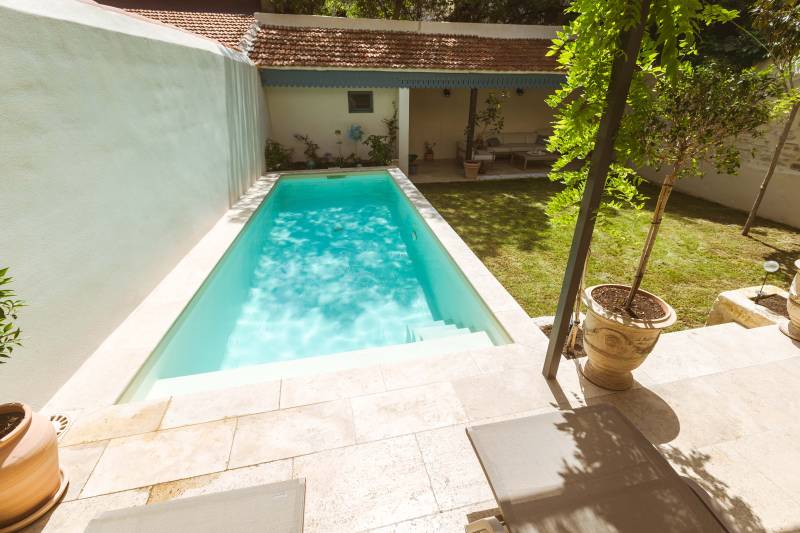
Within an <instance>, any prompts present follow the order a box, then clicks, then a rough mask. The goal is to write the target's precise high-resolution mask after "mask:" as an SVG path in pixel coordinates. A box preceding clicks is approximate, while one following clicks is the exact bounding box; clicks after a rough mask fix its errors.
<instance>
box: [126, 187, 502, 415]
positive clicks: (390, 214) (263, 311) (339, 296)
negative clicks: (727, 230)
mask: <svg viewBox="0 0 800 533" xmlns="http://www.w3.org/2000/svg"><path fill="white" fill-rule="evenodd" d="M431 325H434V326H436V327H435V328H433V329H434V330H435V331H436V332H437V336H439V335H442V333H441V332H445V333H447V334H448V335H449V334H454V333H456V332H460V333H470V332H485V333H486V335H487V336H488V337H489V338H490V339H491V342H493V343H496V344H500V343H504V342H507V338H506V336H505V334H504V332H503V331H502V329H501V328H500V327H499V325H498V324H497V322H496V320H495V319H494V317H493V316H492V315H491V313H490V312H489V311H488V309H487V308H486V306H485V304H484V303H483V302H482V301H481V300H480V299H479V298H478V296H477V294H476V293H475V291H474V289H473V288H472V287H471V286H470V284H469V283H468V282H467V280H466V279H465V277H464V275H463V274H462V273H461V271H460V270H459V269H458V268H457V266H456V265H455V263H454V262H453V261H452V259H451V258H450V257H449V256H448V255H447V253H446V252H445V251H444V249H443V248H442V247H441V245H440V243H439V242H438V240H437V239H436V237H435V236H434V235H433V234H432V233H431V232H430V230H429V229H428V227H427V226H426V224H425V223H424V222H423V220H422V218H421V217H420V215H419V213H418V212H417V210H416V209H415V208H414V207H413V205H411V203H410V202H409V201H408V199H407V198H406V197H405V195H404V194H403V193H402V192H401V191H400V189H399V188H398V187H397V185H396V184H395V183H394V180H393V179H392V178H391V176H390V175H389V174H387V173H385V172H376V173H362V174H350V175H347V176H346V177H328V176H292V177H287V176H285V177H283V178H281V179H280V180H279V181H278V183H277V184H276V185H275V187H274V188H273V190H272V192H271V193H270V194H269V196H268V197H267V198H266V199H265V201H264V202H263V203H262V205H261V206H260V207H259V209H258V210H257V211H256V213H255V214H254V215H253V217H252V218H251V220H250V221H249V222H248V224H247V225H246V227H245V228H244V230H243V231H242V233H241V234H240V235H239V237H238V238H237V239H236V241H235V242H234V244H233V245H231V247H230V248H229V250H228V251H227V252H226V254H225V255H224V256H223V258H222V260H221V261H220V262H219V264H218V265H217V267H216V268H215V270H214V271H213V272H212V274H211V275H210V276H209V278H208V279H207V280H206V282H205V283H204V285H203V287H202V288H201V289H200V290H199V291H198V293H197V294H196V295H195V297H194V298H193V300H192V301H191V303H190V304H189V306H188V307H187V308H186V309H185V310H184V312H183V313H182V314H181V316H180V317H179V319H178V320H177V321H176V322H175V324H174V325H173V326H172V328H171V329H170V331H169V333H168V334H167V335H166V336H165V338H164V339H163V340H162V342H161V343H160V344H159V346H158V347H157V349H156V350H155V351H154V352H153V354H152V355H151V357H150V359H149V360H148V363H147V364H146V365H145V366H144V367H143V369H142V370H141V371H140V373H139V375H138V376H137V378H136V380H135V381H134V383H133V384H132V385H131V387H130V388H129V390H128V393H127V394H126V396H127V397H128V398H127V399H134V398H139V397H144V396H146V394H147V391H148V389H149V388H150V387H151V386H152V385H153V383H155V382H156V381H158V380H160V379H164V378H171V377H176V376H185V375H190V374H198V373H204V372H212V371H216V370H223V369H231V368H239V367H246V366H249V365H257V364H258V365H260V364H263V363H270V362H277V361H287V360H296V359H301V358H306V357H311V356H319V355H325V354H336V353H341V352H348V351H353V350H361V349H364V348H373V347H379V346H388V345H395V344H403V343H409V342H418V341H421V340H424V338H423V337H424V334H422V333H419V334H416V333H415V332H419V331H428V335H429V336H430V334H431V333H432V330H431V328H430V326H431ZM420 328H422V329H420ZM426 328H427V329H426Z"/></svg>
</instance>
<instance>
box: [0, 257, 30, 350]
mask: <svg viewBox="0 0 800 533" xmlns="http://www.w3.org/2000/svg"><path fill="white" fill-rule="evenodd" d="M11 281H12V278H11V277H9V276H8V268H0V364H2V363H5V361H4V359H8V358H9V357H11V354H12V352H13V351H14V348H17V347H19V346H22V341H21V339H20V334H21V331H20V329H19V327H17V326H16V325H15V324H14V321H15V320H16V319H17V310H18V309H19V308H20V307H23V306H24V305H25V304H24V303H23V302H22V301H21V300H17V299H16V294H15V293H14V291H13V290H11V289H8V288H4V287H7V286H8V285H9V284H10V283H11Z"/></svg>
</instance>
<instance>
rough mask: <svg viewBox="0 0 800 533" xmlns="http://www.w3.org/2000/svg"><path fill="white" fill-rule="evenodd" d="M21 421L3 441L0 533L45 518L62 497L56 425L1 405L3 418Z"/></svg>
mask: <svg viewBox="0 0 800 533" xmlns="http://www.w3.org/2000/svg"><path fill="white" fill-rule="evenodd" d="M7 413H20V414H21V415H22V420H21V421H20V422H19V423H18V424H17V426H16V427H15V428H14V429H12V430H11V432H10V433H9V434H7V435H6V436H5V437H3V438H2V439H0V531H2V532H6V531H16V530H17V529H21V528H22V527H24V526H25V525H27V524H29V523H30V522H32V521H33V520H34V519H35V518H37V517H39V516H41V515H43V514H44V513H45V512H47V511H48V510H49V509H50V508H51V507H52V506H53V505H55V504H56V503H57V502H58V500H59V499H60V498H61V496H63V493H64V490H65V489H66V485H67V483H66V480H65V479H64V478H63V475H62V473H61V472H60V470H59V467H58V443H57V440H56V432H55V429H54V428H53V424H51V423H50V420H48V419H47V418H46V417H44V416H42V415H40V414H37V413H34V412H33V411H32V410H31V408H30V407H29V406H27V405H25V404H21V403H7V404H2V405H0V414H7Z"/></svg>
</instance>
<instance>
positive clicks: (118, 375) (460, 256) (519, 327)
mask: <svg viewBox="0 0 800 533" xmlns="http://www.w3.org/2000/svg"><path fill="white" fill-rule="evenodd" d="M361 170H378V169H342V170H341V171H340V172H352V171H361ZM380 170H386V169H385V168H381V169H380ZM388 172H389V174H390V175H391V176H392V178H393V179H394V181H395V183H396V184H397V186H398V187H399V189H400V190H401V191H402V192H403V193H404V194H405V196H406V197H407V199H408V201H410V202H411V204H412V205H413V206H414V207H415V208H416V211H418V213H419V217H420V219H421V220H422V221H424V223H425V224H426V225H427V226H428V228H429V229H430V231H431V232H432V234H433V235H434V236H435V237H436V239H435V240H434V242H435V241H438V243H439V244H438V246H441V247H442V248H443V249H444V250H445V251H446V252H447V255H449V256H450V257H451V258H452V260H453V261H454V262H455V263H456V264H457V266H458V269H459V270H460V271H461V272H463V275H464V276H465V278H466V279H467V280H468V281H469V283H470V285H472V286H473V287H474V289H475V291H476V292H477V293H478V295H479V296H480V298H481V300H482V301H483V302H484V303H485V305H486V306H487V307H488V308H489V310H490V311H491V313H492V315H493V316H494V318H495V319H496V320H497V322H498V323H499V325H500V326H501V328H502V330H503V331H504V332H505V333H506V334H507V335H508V337H509V339H510V341H511V342H513V343H515V344H522V345H525V346H531V347H534V346H540V345H541V342H542V339H543V335H542V334H541V333H540V332H538V331H537V330H535V328H532V327H531V321H530V318H529V317H528V315H527V314H526V313H525V312H524V310H522V308H521V307H520V306H519V304H517V302H516V301H515V300H514V299H513V298H512V297H511V295H509V294H508V292H507V291H506V290H505V288H504V287H503V286H502V285H501V284H500V283H499V282H498V281H497V280H496V279H495V278H494V276H492V274H491V273H490V272H489V271H488V270H487V269H486V267H485V266H484V265H483V263H481V262H480V260H479V259H478V258H477V257H476V256H475V255H474V254H473V253H472V251H471V250H470V249H469V248H468V247H467V246H466V244H464V242H463V241H462V240H461V239H460V237H459V236H458V235H457V234H456V232H455V231H454V230H453V229H452V228H451V227H450V226H449V225H448V224H447V222H446V221H445V220H444V219H443V218H442V217H441V216H440V215H439V214H438V213H437V212H436V210H435V209H433V207H432V206H431V205H430V204H429V203H428V202H427V200H426V199H425V198H424V197H423V196H422V194H421V193H420V192H419V191H418V190H417V189H416V187H415V186H414V185H413V184H412V183H411V181H410V180H409V179H408V178H407V177H406V176H405V175H404V174H403V173H402V172H401V171H400V170H399V169H396V168H390V169H388ZM324 173H325V174H328V173H330V171H325V172H324ZM292 174H299V173H284V174H283V175H286V176H291V175H292ZM302 174H308V173H307V172H303V173H302ZM280 177H281V175H280V174H268V175H266V176H263V177H262V178H260V179H259V180H258V181H257V182H256V184H255V185H254V186H253V187H252V188H251V189H250V190H249V191H248V193H247V194H246V195H245V197H244V198H243V199H242V200H241V201H240V202H239V203H238V204H237V205H236V206H234V208H232V209H231V210H230V211H228V213H226V214H225V216H224V217H223V218H222V219H221V220H220V221H219V222H218V223H217V224H216V225H215V226H214V227H213V228H212V230H211V231H209V232H208V234H206V236H205V237H204V238H203V239H201V241H200V242H198V243H197V244H196V245H195V246H194V248H193V249H192V250H191V251H190V252H189V253H188V254H187V255H186V256H185V257H184V258H183V259H182V260H181V261H180V263H179V264H178V265H177V266H176V267H175V268H174V269H173V271H172V272H170V274H169V275H167V276H166V277H165V278H164V279H163V280H162V282H161V283H160V284H159V285H158V286H157V287H156V288H155V289H154V290H153V291H152V292H151V294H150V295H148V297H147V298H146V299H145V300H144V301H142V303H141V304H140V305H139V306H138V307H137V308H136V309H135V310H134V311H133V313H131V314H130V315H129V317H128V318H127V319H126V320H125V321H124V322H123V323H122V324H121V325H120V326H119V327H118V328H117V329H116V330H115V331H114V332H113V333H112V334H111V335H110V336H109V337H108V338H107V339H106V340H105V341H104V342H103V343H102V344H101V346H100V347H99V348H98V349H97V350H96V351H95V352H94V353H93V354H92V356H91V357H90V358H89V359H88V360H87V361H86V362H85V363H84V365H83V366H82V367H81V368H80V369H79V370H78V371H77V372H76V373H75V374H73V376H72V377H71V378H70V380H69V381H68V382H67V383H66V384H65V385H64V386H63V387H62V388H61V389H60V390H59V391H58V392H57V393H56V394H55V395H54V396H53V397H52V398H51V400H50V401H49V402H48V403H47V405H46V406H45V410H46V412H55V411H68V410H76V409H84V408H90V407H98V406H102V405H111V404H113V403H116V402H117V401H118V400H119V398H120V396H121V395H122V393H123V391H125V389H126V388H127V387H128V385H129V384H130V383H131V381H132V380H133V379H134V377H135V376H136V375H137V373H138V372H139V371H140V370H141V368H142V366H143V365H144V364H145V363H146V361H147V359H148V357H149V356H150V354H151V353H152V352H153V350H154V349H155V348H156V347H157V346H158V344H159V342H160V341H161V340H162V339H163V338H164V336H165V335H166V334H167V332H168V331H169V329H170V326H171V325H172V324H173V323H174V322H175V320H176V319H177V318H178V317H179V316H180V314H181V312H182V311H183V310H184V309H185V308H186V306H187V305H188V304H189V302H190V301H191V300H192V298H193V297H194V296H195V294H196V293H197V291H198V290H199V289H200V287H201V286H202V284H203V282H204V280H205V279H206V278H208V276H209V274H210V273H211V272H212V271H213V269H214V268H215V267H216V265H217V264H218V263H219V261H220V258H221V257H222V256H223V254H224V253H225V251H226V250H227V249H228V248H229V247H230V245H231V243H232V242H233V241H234V240H235V239H236V238H237V236H238V235H239V234H240V233H241V231H242V229H243V228H244V226H245V224H246V222H247V221H248V220H249V219H250V217H252V216H253V213H255V212H256V210H257V208H258V206H259V205H260V204H261V203H262V201H263V199H264V198H265V196H266V195H267V194H268V193H269V192H270V191H271V190H272V188H273V186H274V184H275V183H276V182H277V180H278V179H279V178H280ZM434 276H435V274H434ZM232 290H236V289H235V287H234V288H232ZM325 357H327V356H325Z"/></svg>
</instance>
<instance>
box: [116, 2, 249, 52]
mask: <svg viewBox="0 0 800 533" xmlns="http://www.w3.org/2000/svg"><path fill="white" fill-rule="evenodd" d="M126 11H130V12H131V13H136V14H137V15H142V16H145V17H147V18H151V19H153V20H157V21H159V22H163V23H164V24H171V25H173V26H177V27H178V28H181V29H184V30H187V31H190V32H192V33H196V34H198V35H202V36H204V37H209V38H211V39H214V40H217V41H219V42H221V43H222V44H224V45H225V46H227V47H230V48H236V49H238V48H239V43H240V42H241V41H242V38H243V37H244V35H245V34H246V33H247V31H248V30H249V29H250V28H251V27H252V26H253V24H254V23H255V18H253V15H252V14H250V15H246V14H239V13H200V12H193V11H154V10H150V9H128V10H126Z"/></svg>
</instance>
